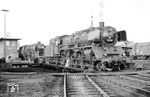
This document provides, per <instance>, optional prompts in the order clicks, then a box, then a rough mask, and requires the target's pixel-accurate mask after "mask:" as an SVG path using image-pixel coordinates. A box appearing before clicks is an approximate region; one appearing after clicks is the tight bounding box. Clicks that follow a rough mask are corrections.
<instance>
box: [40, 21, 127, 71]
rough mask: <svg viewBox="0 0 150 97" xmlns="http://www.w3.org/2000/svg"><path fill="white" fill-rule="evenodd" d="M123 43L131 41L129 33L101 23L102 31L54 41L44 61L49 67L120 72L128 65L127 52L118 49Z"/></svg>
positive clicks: (62, 37)
mask: <svg viewBox="0 0 150 97" xmlns="http://www.w3.org/2000/svg"><path fill="white" fill-rule="evenodd" d="M119 41H127V39H126V32H125V31H118V32H117V31H116V29H115V28H114V27H111V26H104V22H100V23H99V27H90V28H89V29H86V30H82V31H78V32H76V33H73V34H72V35H63V36H58V37H55V38H53V39H51V40H50V44H49V46H47V47H46V48H45V56H44V57H42V59H43V60H44V61H43V62H44V63H45V64H47V65H48V64H49V65H50V64H55V65H61V66H64V67H68V66H69V67H74V68H82V69H86V70H89V69H92V70H93V69H94V70H104V71H105V70H116V71H117V70H120V69H123V68H124V67H125V65H126V61H125V54H124V50H123V49H122V48H121V47H120V46H115V44H116V43H117V42H119Z"/></svg>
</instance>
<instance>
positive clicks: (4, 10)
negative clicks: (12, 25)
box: [1, 9, 9, 60]
mask: <svg viewBox="0 0 150 97" xmlns="http://www.w3.org/2000/svg"><path fill="white" fill-rule="evenodd" d="M1 11H3V12H4V58H5V60H6V12H9V10H6V9H2V10H1Z"/></svg>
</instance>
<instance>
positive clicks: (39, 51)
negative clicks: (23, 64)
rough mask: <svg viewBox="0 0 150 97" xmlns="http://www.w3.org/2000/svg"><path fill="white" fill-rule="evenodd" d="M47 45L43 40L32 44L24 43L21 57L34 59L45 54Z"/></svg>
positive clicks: (20, 51) (20, 49) (20, 50)
mask: <svg viewBox="0 0 150 97" xmlns="http://www.w3.org/2000/svg"><path fill="white" fill-rule="evenodd" d="M44 48H45V45H44V44H42V43H41V42H38V43H36V44H31V45H23V46H21V47H20V48H19V58H20V59H21V60H28V61H34V60H36V59H37V57H38V56H44Z"/></svg>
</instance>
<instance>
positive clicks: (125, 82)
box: [99, 75, 150, 97]
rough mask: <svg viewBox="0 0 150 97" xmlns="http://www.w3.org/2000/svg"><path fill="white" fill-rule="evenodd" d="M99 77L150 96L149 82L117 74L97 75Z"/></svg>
mask: <svg viewBox="0 0 150 97" xmlns="http://www.w3.org/2000/svg"><path fill="white" fill-rule="evenodd" d="M99 79H101V80H103V81H105V82H108V83H111V84H114V85H116V86H119V87H122V88H125V89H128V90H132V91H133V92H135V93H139V94H142V95H144V96H146V97H150V87H149V83H146V82H143V81H141V80H137V79H134V78H130V77H127V76H122V75H117V76H105V77H104V76H99Z"/></svg>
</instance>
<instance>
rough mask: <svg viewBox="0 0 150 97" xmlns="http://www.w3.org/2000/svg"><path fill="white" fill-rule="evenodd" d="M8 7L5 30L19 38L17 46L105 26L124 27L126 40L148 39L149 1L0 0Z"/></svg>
mask: <svg viewBox="0 0 150 97" xmlns="http://www.w3.org/2000/svg"><path fill="white" fill-rule="evenodd" d="M0 9H8V10H9V12H8V13H7V32H8V33H10V37H12V38H20V39H22V40H20V45H24V44H32V43H36V42H37V41H41V42H42V43H44V44H46V45H48V43H49V40H50V39H51V38H54V37H56V36H58V35H64V34H72V33H74V32H76V31H79V30H83V29H87V28H89V27H90V25H91V24H90V21H91V16H93V18H94V19H93V20H94V26H98V23H99V22H100V21H101V20H103V21H104V22H105V25H108V26H113V27H115V28H116V29H117V31H119V30H126V31H127V37H128V40H129V41H135V42H146V41H148V42H150V0H0ZM3 33H4V12H2V11H0V37H3Z"/></svg>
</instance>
